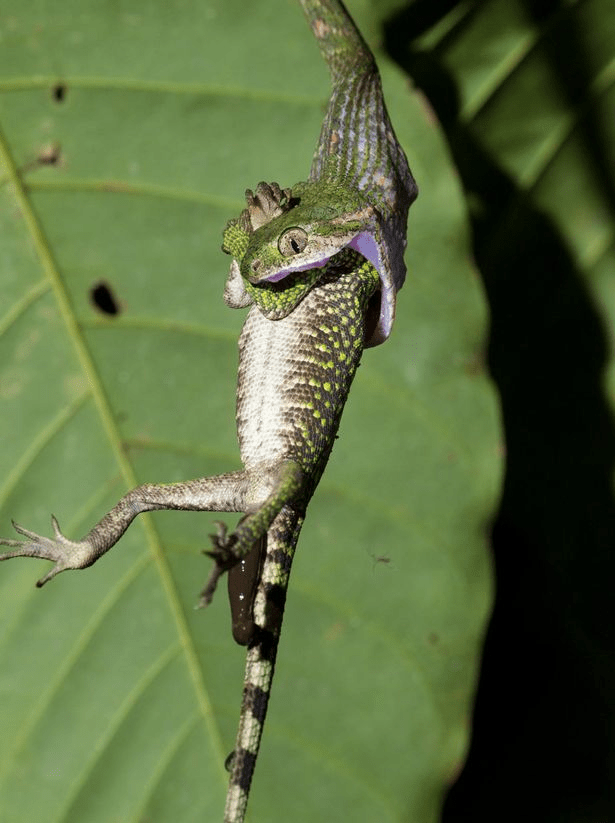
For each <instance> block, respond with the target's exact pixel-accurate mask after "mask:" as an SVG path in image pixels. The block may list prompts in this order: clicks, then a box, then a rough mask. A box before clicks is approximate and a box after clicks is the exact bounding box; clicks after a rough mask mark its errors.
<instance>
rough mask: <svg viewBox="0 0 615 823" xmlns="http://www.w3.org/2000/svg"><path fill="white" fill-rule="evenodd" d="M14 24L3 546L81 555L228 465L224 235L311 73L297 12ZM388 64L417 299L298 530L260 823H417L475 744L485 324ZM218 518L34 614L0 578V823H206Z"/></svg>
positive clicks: (315, 125) (429, 161)
mask: <svg viewBox="0 0 615 823" xmlns="http://www.w3.org/2000/svg"><path fill="white" fill-rule="evenodd" d="M27 5H28V4H26V5H24V4H21V3H15V4H14V8H13V10H12V13H11V14H10V15H6V16H5V17H4V20H3V21H2V23H1V24H0V25H1V26H2V32H1V33H2V49H1V50H0V77H1V81H0V91H1V94H0V114H1V126H2V137H1V142H0V152H1V158H2V159H1V162H2V167H1V171H0V179H1V181H2V188H1V198H2V199H1V212H0V219H1V221H2V224H1V225H2V234H1V236H2V242H1V245H0V249H1V257H0V266H1V269H0V271H1V274H0V288H1V295H2V296H1V300H0V330H1V332H2V337H1V349H0V358H1V359H0V430H1V432H2V444H3V447H2V450H0V461H1V465H2V469H1V473H0V478H1V482H0V494H1V503H2V512H1V519H0V528H1V529H2V533H3V534H5V535H6V534H8V533H9V532H10V519H11V517H13V518H15V519H16V520H17V521H18V522H21V523H23V524H24V525H26V526H27V527H29V528H32V529H36V530H40V531H48V530H49V528H50V526H49V514H50V512H54V513H55V514H56V515H57V517H58V518H59V520H60V523H61V525H62V527H63V529H64V531H65V532H66V533H67V534H68V535H70V536H78V535H80V534H83V533H84V532H85V531H86V530H87V529H88V528H89V527H90V526H91V525H92V524H93V523H94V522H95V521H96V520H97V519H98V518H99V517H100V516H101V515H102V514H103V513H104V512H105V511H106V510H107V509H108V508H109V507H110V506H111V505H113V503H114V502H115V501H116V500H117V498H118V497H119V496H120V495H121V494H122V493H123V492H124V491H125V490H126V489H128V488H129V487H131V486H133V485H135V484H136V483H138V482H142V481H145V480H151V481H173V480H178V479H183V478H187V477H195V476H200V475H204V474H213V473H216V472H219V471H224V470H228V469H232V468H236V467H237V466H238V455H237V447H236V442H235V430H234V383H235V371H236V357H237V354H236V338H237V335H238V332H239V328H240V325H241V322H242V316H241V313H240V312H232V311H229V310H228V309H226V308H225V307H224V305H223V303H222V299H221V292H222V288H223V284H224V279H225V275H226V269H227V266H228V260H227V259H226V258H225V257H224V256H223V255H222V254H221V253H220V251H219V245H220V237H221V235H220V232H221V228H222V226H223V225H224V223H225V221H226V220H227V219H228V218H229V217H231V216H233V215H235V214H237V212H238V211H239V209H240V208H241V207H242V193H243V190H244V189H245V187H246V186H254V185H255V184H256V183H257V182H258V181H259V180H261V179H262V180H279V182H280V183H281V184H283V185H288V184H293V183H294V182H296V181H297V180H298V179H302V178H304V177H305V176H306V174H307V171H308V169H309V164H310V159H311V155H312V151H313V147H314V145H315V142H316V139H317V136H318V132H319V127H320V120H321V117H322V111H323V105H324V101H325V100H326V95H327V89H328V85H327V83H328V81H327V75H326V69H325V67H324V65H323V63H322V61H321V59H320V57H319V55H318V50H317V48H316V45H315V43H314V42H313V39H312V37H311V34H310V32H309V29H308V28H307V26H306V25H305V21H304V20H303V19H302V15H301V13H300V10H299V7H298V4H296V3H290V2H276V3H246V2H245V0H211V2H209V3H207V4H205V3H203V2H196V1H194V2H191V0H183V2H177V3H174V4H173V3H168V2H162V0H158V1H157V2H152V3H148V4H146V5H143V4H139V3H136V2H133V3H130V2H124V3H117V4H100V3H96V2H94V1H93V0H88V2H79V3H76V2H75V3H73V4H71V3H64V4H62V5H59V4H57V3H51V2H42V3H39V4H37V6H36V11H34V9H32V8H27ZM350 5H351V6H352V10H353V11H355V12H356V13H357V15H358V19H359V22H360V23H361V24H364V30H365V31H366V34H367V35H368V36H372V37H373V35H374V34H375V32H376V26H375V21H374V20H370V19H369V17H368V15H367V14H361V12H362V11H366V7H367V4H366V3H363V4H361V3H359V2H357V3H352V4H350ZM382 63H383V74H384V79H385V87H386V93H387V100H388V103H389V108H390V110H391V114H392V117H393V120H394V122H395V124H396V127H397V130H398V133H399V136H400V138H401V139H402V142H403V143H404V145H405V147H406V151H407V153H408V156H409V159H410V163H411V166H412V168H413V170H414V172H415V174H416V177H417V179H418V180H419V184H420V186H421V189H422V192H421V197H420V200H419V201H418V204H417V205H416V206H415V207H414V208H413V213H412V219H411V227H410V246H409V251H408V263H409V267H410V277H409V281H408V283H407V285H406V287H405V288H404V291H403V293H402V295H401V300H400V310H399V315H398V321H397V325H396V329H395V332H394V335H393V338H392V340H391V341H390V342H388V343H387V344H386V345H385V346H382V347H381V348H378V349H375V350H373V351H369V352H367V353H366V355H365V358H364V365H363V366H362V368H361V370H360V374H359V375H358V377H357V380H356V383H355V386H354V388H353V393H352V397H351V400H350V403H349V406H348V409H347V411H346V415H345V418H344V421H343V424H342V428H341V431H340V441H339V443H338V445H337V447H336V450H335V452H334V455H333V458H332V460H331V463H330V466H329V467H328V470H327V472H326V474H325V478H324V480H323V482H322V484H321V488H320V489H319V490H318V493H317V495H316V497H315V498H314V501H313V504H312V506H311V507H310V511H309V513H308V519H307V522H306V526H305V528H304V532H303V534H302V539H301V545H300V549H299V552H298V556H297V560H296V568H295V570H294V572H293V579H292V581H291V591H290V595H289V599H288V606H287V618H286V622H285V628H284V632H283V638H282V644H281V650H280V655H279V663H278V671H277V674H276V682H275V684H274V692H273V700H272V705H271V710H270V715H269V718H268V724H267V729H266V733H265V739H264V744H263V749H262V754H261V758H260V761H259V764H258V767H257V773H256V780H255V786H254V790H253V798H252V801H251V817H250V819H251V820H252V821H254V823H258V821H267V823H276V821H287V820H293V821H297V823H300V821H314V820H318V819H327V820H344V821H345V820H353V821H359V822H360V821H365V823H368V821H375V820H378V821H386V820H390V821H401V820H421V821H435V820H436V819H437V817H438V810H439V808H440V805H441V802H442V797H443V791H444V789H445V788H446V786H447V785H449V784H450V782H451V780H452V779H453V778H454V775H455V774H456V773H457V771H458V770H459V768H460V766H461V764H462V762H463V757H464V753H465V750H466V747H467V744H468V726H469V713H470V711H471V700H472V696H473V691H474V688H475V682H476V673H477V662H478V658H479V654H480V643H481V638H482V634H483V631H484V626H485V620H486V616H487V614H488V610H489V606H490V588H491V586H490V570H489V562H488V555H487V553H486V530H487V527H488V523H489V518H490V516H491V513H492V511H493V507H494V504H495V501H496V499H497V492H498V480H499V472H500V460H501V457H500V455H501V448H500V446H499V442H498V425H497V420H498V415H497V406H496V403H495V401H494V394H493V391H492V389H491V387H490V385H489V382H488V380H487V378H486V377H485V373H484V367H483V355H482V351H483V347H484V334H485V324H486V312H485V306H484V301H483V298H482V293H481V289H480V286H479V283H478V281H477V279H476V277H475V275H474V273H473V271H472V269H471V267H470V265H469V263H468V254H467V233H466V225H465V213H464V207H463V201H462V197H461V192H460V189H459V186H458V182H457V180H456V177H455V174H454V172H453V170H452V167H451V164H450V161H449V158H448V155H447V153H446V151H445V149H444V144H443V142H442V140H441V138H440V135H439V132H438V129H437V127H436V125H435V123H434V121H433V118H432V117H431V115H430V111H429V109H428V108H427V107H426V106H425V105H424V104H423V103H422V102H421V100H420V99H419V98H416V97H414V96H412V95H411V94H410V93H409V90H408V88H407V86H406V84H405V83H404V82H403V80H402V78H401V77H400V76H399V74H398V73H395V72H394V71H392V70H391V68H390V67H389V66H388V65H387V64H386V61H384V60H383V61H382ZM110 310H113V311H114V312H115V313H109V312H110ZM214 519H215V515H211V516H210V515H203V514H178V513H159V514H156V515H155V516H150V517H148V518H145V517H143V518H140V519H139V521H138V522H137V523H135V524H134V525H133V526H132V527H131V529H130V530H129V531H128V533H127V534H126V536H125V537H124V538H123V539H122V541H121V543H120V544H119V545H118V546H117V547H116V548H115V549H114V550H113V551H112V552H111V553H110V554H109V555H107V556H106V557H105V558H104V559H103V560H101V561H100V562H99V563H97V564H96V565H95V566H94V567H92V568H91V569H89V570H87V571H83V572H79V573H71V574H65V575H61V576H60V577H59V578H57V579H56V580H54V581H53V582H52V583H51V584H49V585H48V586H46V587H45V588H44V589H43V590H41V591H37V590H36V589H35V588H34V585H33V583H34V580H35V579H36V578H37V576H40V575H41V574H43V573H44V571H45V568H46V564H45V563H43V562H40V561H32V560H19V561H17V560H15V561H11V562H9V563H6V564H3V565H2V567H1V568H0V589H1V596H0V615H1V620H0V654H1V657H2V661H1V666H0V747H1V751H2V754H1V759H0V818H1V820H2V821H3V823H4V821H17V820H28V821H31V822H32V823H35V821H37V820H40V821H45V823H49V821H57V823H59V822H60V821H62V823H68V821H80V822H81V821H88V823H90V821H120V820H121V821H130V820H132V821H136V820H145V819H147V820H149V821H168V820H178V821H182V823H183V822H184V821H192V820H199V821H203V820H217V819H220V817H221V810H222V806H223V798H224V792H225V786H226V774H225V772H224V769H223V760H224V757H225V755H226V754H227V753H228V751H229V750H230V749H231V748H232V745H233V739H234V731H235V727H236V722H237V715H238V711H239V700H240V694H241V678H242V663H243V650H242V649H240V648H239V647H237V646H235V645H234V644H233V642H232V640H231V638H230V631H229V618H228V606H227V605H226V603H225V600H224V597H223V596H222V595H219V596H218V597H217V599H216V601H215V602H214V604H213V605H212V606H211V607H210V609H209V610H208V611H207V612H197V611H195V610H194V608H193V606H194V603H195V601H196V599H197V594H198V591H199V588H200V586H201V584H202V582H203V580H204V578H205V576H206V574H207V571H208V565H207V562H206V561H205V559H204V558H203V557H202V556H201V555H200V553H199V550H200V549H201V548H203V547H204V546H206V544H207V533H208V532H209V531H211V530H212V529H213V525H212V523H213V520H214Z"/></svg>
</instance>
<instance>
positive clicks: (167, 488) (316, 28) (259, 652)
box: [0, 0, 417, 823]
mask: <svg viewBox="0 0 615 823" xmlns="http://www.w3.org/2000/svg"><path fill="white" fill-rule="evenodd" d="M300 3H301V5H302V7H303V9H304V11H305V13H306V16H307V18H308V20H309V22H310V25H311V27H312V30H313V32H314V35H315V37H316V39H317V41H318V43H319V46H320V49H321V52H322V54H323V56H324V58H325V59H326V61H327V63H328V65H329V69H330V72H331V78H332V92H331V97H330V100H329V106H328V109H327V113H326V116H325V119H324V122H323V126H322V130H321V135H320V140H319V143H318V146H317V149H316V152H315V155H314V160H313V163H312V168H311V171H310V175H309V178H308V180H307V181H305V182H303V183H298V184H297V185H295V186H294V187H293V188H292V190H290V189H285V190H282V189H281V188H280V187H279V186H278V185H277V184H276V183H271V184H266V183H259V185H258V186H257V187H256V191H255V193H253V192H251V191H249V190H248V191H247V192H246V202H247V208H246V209H245V210H244V211H243V212H242V214H241V215H240V216H239V218H237V219H236V220H232V221H230V223H229V224H228V225H227V227H226V229H225V232H224V240H223V249H224V250H225V251H226V252H227V253H229V254H230V255H231V256H232V258H233V261H232V263H231V269H230V273H229V277H228V280H227V285H226V289H225V293H224V299H225V302H226V303H227V305H229V306H231V307H235V308H240V307H247V306H250V307H251V308H250V311H249V312H248V315H247V318H246V321H245V323H244V327H243V330H242V333H241V336H240V339H239V372H238V385H237V432H238V437H239V445H240V451H241V458H242V463H243V466H244V468H243V469H242V470H240V471H236V472H230V473H228V474H222V475H218V476H215V477H204V478H199V479H197V480H190V481H186V482H182V483H175V484H168V485H164V484H151V483H148V484H144V485H142V486H139V487H137V488H136V489H133V490H132V491H130V492H128V494H126V495H125V496H124V497H123V498H122V499H121V500H120V501H119V502H118V503H117V504H116V505H115V506H114V507H113V509H111V511H109V512H108V513H107V514H106V515H105V516H104V517H103V518H102V520H100V522H99V523H97V524H96V525H95V526H94V527H93V528H92V529H91V530H90V531H89V532H88V533H87V534H86V535H85V537H83V538H82V539H81V540H78V541H71V540H69V539H68V538H66V537H64V535H63V534H62V532H61V531H60V528H59V526H58V523H57V521H56V520H55V518H52V523H53V530H54V536H53V537H52V538H47V537H43V536H41V535H38V534H36V533H34V532H31V531H29V530H27V529H24V528H22V527H21V526H17V525H15V528H16V530H17V532H18V533H19V534H20V535H21V536H22V537H23V538H25V539H24V540H14V539H0V544H2V545H5V546H7V547H9V548H10V549H11V550H10V551H7V552H5V553H4V554H2V555H0V560H6V559H9V558H12V557H39V558H45V559H48V560H50V561H52V562H53V566H52V568H51V569H50V570H49V572H48V573H47V574H46V575H45V576H44V577H43V578H42V579H41V580H39V581H38V583H37V585H38V586H42V585H44V584H45V583H46V582H47V581H49V580H50V579H52V578H53V577H54V576H55V575H57V574H59V573H60V572H62V571H65V570H68V569H81V568H85V567H86V566H90V565H92V564H93V563H95V562H96V560H97V559H98V558H99V557H101V556H102V555H103V554H104V553H105V552H107V551H108V550H109V549H110V548H111V547H112V546H113V545H114V544H115V543H116V542H117V541H118V540H119V539H120V537H121V536H122V535H123V533H124V532H125V531H126V529H127V528H128V526H129V525H130V523H131V522H132V521H133V520H134V518H135V517H136V516H137V515H138V514H140V513H141V512H147V511H155V510H161V509H175V510H185V511H218V512H241V513H242V515H243V516H242V518H241V519H240V521H239V523H238V525H237V526H236V528H235V529H234V530H233V531H232V532H231V533H230V534H228V533H227V531H226V528H225V527H224V526H223V525H222V524H220V525H219V528H218V533H217V534H216V535H213V536H212V547H211V549H210V551H208V552H207V554H209V555H210V556H211V557H212V558H213V559H214V561H215V562H214V567H213V570H212V572H211V574H210V577H209V579H208V581H207V583H206V585H205V587H204V589H203V591H202V593H201V600H200V604H201V605H203V606H205V605H207V604H208V603H209V602H210V601H211V598H212V597H213V594H214V591H215V589H216V585H217V582H218V579H219V577H220V576H221V575H222V574H223V573H224V572H226V571H228V572H229V575H228V578H229V594H230V598H231V609H232V614H233V635H234V637H235V639H236V640H237V642H239V643H242V644H244V645H246V646H247V662H246V674H245V680H244V691H243V701H242V708H241V716H240V723H239V730H238V735H237V741H236V745H235V750H234V753H233V757H232V767H231V776H230V781H229V789H228V794H227V801H226V807H225V813H224V821H225V823H242V821H243V820H244V816H245V811H246V806H247V802H248V795H249V791H250V784H251V780H252V774H253V772H254V766H255V762H256V757H257V755H258V749H259V745H260V740H261V736H262V731H263V724H264V720H265V714H266V711H267V705H268V700H269V693H270V690H271V683H272V677H273V669H274V665H275V658H276V652H277V645H278V639H279V635H280V629H281V624H282V614H283V610H284V603H285V598H286V590H287V586H288V579H289V575H290V569H291V564H292V559H293V555H294V551H295V547H296V544H297V539H298V536H299V532H300V530H301V526H302V524H303V520H304V517H305V511H306V508H307V505H308V503H309V500H310V498H311V496H312V494H313V493H314V490H315V488H316V486H317V484H318V482H319V480H320V477H321V475H322V472H323V471H324V468H325V466H326V463H327V460H328V458H329V455H330V452H331V448H332V446H333V443H334V440H335V436H336V432H337V429H338V426H339V422H340V418H341V414H342V411H343V408H344V404H345V402H346V399H347V396H348V392H349V390H350V385H351V383H352V380H353V378H354V375H355V372H356V369H357V367H358V365H359V362H360V359H361V355H362V352H363V348H364V346H374V345H377V344H379V343H381V342H383V341H384V340H386V338H387V337H388V335H389V333H390V329H391V325H392V322H393V318H394V311H395V298H396V293H397V291H398V290H399V288H401V286H402V284H403V280H404V277H405V266H404V262H403V252H404V248H405V244H406V239H405V238H406V220H407V213H408V208H409V206H410V204H411V202H412V201H413V200H414V198H415V197H416V194H417V190H416V186H415V183H414V180H413V179H412V176H411V174H410V170H409V168H408V164H407V161H406V157H405V155H404V153H403V150H402V149H401V147H400V146H399V144H398V142H397V140H396V138H395V134H394V132H393V129H392V126H391V123H390V121H389V118H388V114H387V112H386V107H385V105H384V101H383V98H382V89H381V86H380V78H379V75H378V71H377V68H376V65H375V62H374V59H373V56H372V54H371V52H370V50H369V48H368V47H367V45H366V44H365V43H364V41H363V39H362V37H361V35H360V34H359V32H358V31H357V29H356V27H355V26H354V24H353V22H352V20H351V18H350V16H349V15H348V13H347V11H346V9H345V8H344V6H343V4H342V3H341V2H339V0H300Z"/></svg>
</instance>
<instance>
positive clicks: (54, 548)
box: [0, 515, 97, 588]
mask: <svg viewBox="0 0 615 823" xmlns="http://www.w3.org/2000/svg"><path fill="white" fill-rule="evenodd" d="M51 523H52V525H53V531H54V536H53V537H43V536H42V535H40V534H37V533H36V532H31V531H29V529H24V528H23V526H20V525H18V524H17V523H15V521H13V528H14V529H15V531H16V532H17V533H18V534H21V535H23V537H25V538H27V539H26V540H10V539H7V538H3V537H0V545H1V546H9V547H10V548H12V549H14V551H10V552H2V553H1V554H0V560H9V559H10V558H12V557H40V558H42V559H43V560H51V561H52V562H53V563H55V565H54V566H53V568H52V569H51V570H50V571H49V572H47V574H46V575H45V576H44V577H41V579H40V580H38V581H37V583H36V585H37V586H38V587H39V588H40V587H41V586H44V585H45V583H47V581H48V580H51V578H52V577H55V576H56V574H59V573H60V572H63V571H66V570H67V569H84V568H85V567H86V566H91V565H92V563H93V562H94V561H95V560H96V558H97V554H96V552H95V551H94V549H93V547H92V546H91V545H90V544H89V543H86V542H84V541H80V542H74V541H72V540H68V539H67V538H66V537H64V535H63V534H62V532H61V531H60V527H59V525H58V521H57V520H56V519H55V517H53V515H52V517H51Z"/></svg>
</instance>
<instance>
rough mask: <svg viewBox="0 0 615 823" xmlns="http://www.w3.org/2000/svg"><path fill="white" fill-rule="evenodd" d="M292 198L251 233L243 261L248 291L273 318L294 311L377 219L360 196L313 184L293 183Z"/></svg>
mask: <svg viewBox="0 0 615 823" xmlns="http://www.w3.org/2000/svg"><path fill="white" fill-rule="evenodd" d="M288 202H289V207H288V208H286V209H284V210H282V211H281V212H278V213H277V214H276V215H275V216H274V217H272V218H271V219H269V220H268V221H267V222H264V221H263V222H261V223H260V225H259V226H258V228H256V229H255V230H254V231H252V232H251V233H250V235H249V238H248V239H247V244H246V246H245V248H244V250H243V254H242V256H241V260H239V261H238V262H239V265H240V271H241V276H242V279H243V281H244V285H245V288H246V291H247V292H248V293H249V294H250V296H251V297H252V298H253V300H254V301H255V302H256V303H257V305H258V306H259V308H260V309H261V311H262V312H263V313H264V314H265V316H266V317H268V318H269V319H279V318H281V317H285V316H286V315H287V314H289V313H290V312H291V311H292V310H293V309H294V308H295V306H296V305H297V304H298V303H299V302H300V301H301V300H302V299H303V297H304V296H305V295H306V294H307V293H308V292H309V291H310V289H312V288H313V287H314V285H316V284H317V283H318V282H319V280H320V279H321V278H322V277H323V276H325V275H326V271H327V264H328V262H329V261H330V260H331V258H332V257H334V256H335V255H336V254H338V252H340V251H342V249H344V248H347V247H348V246H352V247H355V246H353V241H355V239H356V238H357V237H358V236H359V235H360V234H361V233H362V232H363V233H364V232H365V229H366V226H367V225H368V224H369V223H370V222H372V221H373V209H372V208H371V207H369V206H365V205H363V204H361V203H357V202H356V198H355V200H354V201H353V202H352V203H345V202H343V200H342V199H341V198H340V196H339V193H338V194H337V196H336V197H334V196H329V197H327V196H325V197H323V193H322V192H321V191H320V190H319V189H317V188H316V187H314V186H312V185H311V184H309V183H306V184H300V185H299V186H297V187H295V188H293V191H292V198H291V199H289V201H288ZM332 203H334V204H335V205H332ZM359 251H360V250H359Z"/></svg>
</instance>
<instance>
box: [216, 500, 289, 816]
mask: <svg viewBox="0 0 615 823" xmlns="http://www.w3.org/2000/svg"><path fill="white" fill-rule="evenodd" d="M302 525H303V517H302V516H300V515H298V514H297V513H296V512H294V511H292V510H291V509H290V508H288V507H286V506H285V507H284V508H283V509H282V510H281V512H280V513H279V514H278V515H277V517H276V518H275V520H274V521H273V523H272V524H271V526H270V528H269V531H268V532H267V554H266V556H265V560H264V564H263V570H262V574H261V580H260V583H259V587H258V590H257V592H256V596H255V600H254V623H255V632H254V637H253V638H252V639H251V640H250V642H249V643H248V651H247V657H246V671H245V678H244V685H243V699H242V703H241V716H240V719H239V729H238V731H237V739H236V742H235V751H234V753H233V757H232V761H231V762H232V767H231V777H230V781H229V788H228V793H227V795H226V806H225V809H224V823H242V821H243V819H244V816H245V812H246V807H247V805H248V797H249V794H250V784H251V782H252V775H253V773H254V766H255V764H256V758H257V756H258V750H259V747H260V742H261V737H262V734H263V726H264V723H265V715H266V714H267V706H268V704H269V694H270V692H271V683H272V681H273V671H274V667H275V659H276V654H277V650H278V641H279V638H280V630H281V627H282V617H283V614H284V604H285V602H286V591H287V589H288V580H289V577H290V569H291V565H292V561H293V555H294V551H295V546H296V545H297V539H298V537H299V532H300V531H301V526H302Z"/></svg>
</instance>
